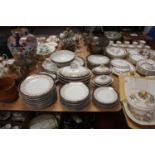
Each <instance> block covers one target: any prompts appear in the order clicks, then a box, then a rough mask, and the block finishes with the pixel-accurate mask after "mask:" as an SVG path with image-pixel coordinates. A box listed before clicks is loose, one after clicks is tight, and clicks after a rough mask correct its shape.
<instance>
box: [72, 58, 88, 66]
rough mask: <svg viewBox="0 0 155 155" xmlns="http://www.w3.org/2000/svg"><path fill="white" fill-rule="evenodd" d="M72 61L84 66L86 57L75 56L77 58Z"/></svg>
mask: <svg viewBox="0 0 155 155" xmlns="http://www.w3.org/2000/svg"><path fill="white" fill-rule="evenodd" d="M72 63H76V64H78V65H80V66H84V65H85V61H84V59H83V58H81V57H79V56H77V57H75V59H74V60H73V61H72Z"/></svg>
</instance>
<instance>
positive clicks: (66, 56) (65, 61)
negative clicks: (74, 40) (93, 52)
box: [50, 50, 75, 67]
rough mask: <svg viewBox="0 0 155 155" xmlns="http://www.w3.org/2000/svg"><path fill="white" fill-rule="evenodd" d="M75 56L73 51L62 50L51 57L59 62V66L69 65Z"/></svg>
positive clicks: (55, 61)
mask: <svg viewBox="0 0 155 155" xmlns="http://www.w3.org/2000/svg"><path fill="white" fill-rule="evenodd" d="M74 58H75V54H74V53H73V52H72V51H68V50H60V51H56V52H54V53H52V54H51V56H50V59H51V60H52V61H53V62H54V63H56V64H57V66H58V67H64V66H68V65H69V64H70V63H71V62H72V61H73V60H74Z"/></svg>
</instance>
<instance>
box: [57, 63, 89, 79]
mask: <svg viewBox="0 0 155 155" xmlns="http://www.w3.org/2000/svg"><path fill="white" fill-rule="evenodd" d="M59 73H60V74H61V75H62V76H66V77H82V76H86V75H88V74H90V73H91V71H90V70H89V69H88V68H86V67H83V66H79V65H77V64H75V63H72V64H71V65H70V66H66V67H63V68H60V69H59Z"/></svg>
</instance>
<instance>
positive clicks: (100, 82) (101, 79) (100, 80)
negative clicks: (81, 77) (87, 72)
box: [92, 75, 113, 87]
mask: <svg viewBox="0 0 155 155" xmlns="http://www.w3.org/2000/svg"><path fill="white" fill-rule="evenodd" d="M112 82H113V78H112V77H111V76H109V75H99V76H96V77H95V78H94V79H93V80H92V84H93V86H95V87H100V86H109V85H111V84H112Z"/></svg>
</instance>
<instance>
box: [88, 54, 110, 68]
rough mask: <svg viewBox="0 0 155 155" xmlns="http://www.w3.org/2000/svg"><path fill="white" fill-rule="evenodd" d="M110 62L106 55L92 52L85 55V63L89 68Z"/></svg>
mask: <svg viewBox="0 0 155 155" xmlns="http://www.w3.org/2000/svg"><path fill="white" fill-rule="evenodd" d="M109 62H110V59H109V58H108V57H106V56H103V55H99V54H94V55H89V56H88V57H87V65H88V67H89V68H94V67H97V66H100V65H108V64H109Z"/></svg>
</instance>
